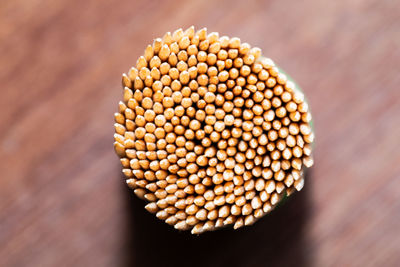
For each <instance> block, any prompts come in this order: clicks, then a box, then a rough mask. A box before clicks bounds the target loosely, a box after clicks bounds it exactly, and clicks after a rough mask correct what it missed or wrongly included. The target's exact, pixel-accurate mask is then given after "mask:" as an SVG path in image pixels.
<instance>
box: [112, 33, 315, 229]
mask: <svg viewBox="0 0 400 267" xmlns="http://www.w3.org/2000/svg"><path fill="white" fill-rule="evenodd" d="M122 85H123V88H124V89H123V90H124V92H123V100H122V101H121V102H120V103H119V112H117V113H115V121H116V123H115V135H114V139H115V142H114V148H115V151H116V153H117V154H118V156H119V157H120V160H121V164H122V166H123V169H122V172H123V173H124V175H125V176H126V177H127V180H126V182H127V184H128V185H129V187H131V188H132V189H134V192H135V194H136V195H137V196H138V197H140V198H142V199H145V200H146V201H148V204H147V205H146V207H145V208H146V209H147V210H148V211H149V212H152V213H154V214H155V215H156V216H157V218H159V219H161V220H164V221H165V222H166V223H168V224H170V225H173V226H174V227H175V228H176V229H179V230H189V229H191V231H192V233H193V234H199V233H202V232H204V231H210V230H214V229H216V228H220V227H223V226H226V225H233V227H234V228H235V229H237V228H239V227H242V226H244V225H250V224H253V223H254V222H255V221H256V220H257V219H259V218H260V217H262V216H264V215H265V214H266V213H268V212H270V211H271V210H272V209H273V208H274V207H275V206H276V205H277V204H278V203H279V201H280V200H281V199H282V197H283V196H285V195H290V194H291V193H293V192H294V191H296V190H297V191H299V190H301V189H302V188H303V185H304V178H303V170H304V167H310V166H311V165H312V164H313V159H312V157H311V143H312V142H313V139H314V134H313V132H312V128H311V127H310V122H311V115H310V112H309V108H308V105H307V103H306V102H305V100H304V95H303V93H302V92H301V91H299V90H298V89H297V88H296V86H295V84H294V83H293V82H292V81H291V80H288V78H287V77H286V75H285V74H283V73H282V72H280V70H279V69H278V68H277V66H276V65H275V64H274V62H273V61H272V60H271V59H268V58H265V57H262V56H261V50H260V49H259V48H256V47H253V48H252V47H251V46H250V45H249V44H247V43H241V41H240V39H239V38H229V37H227V36H221V37H220V36H219V34H218V33H216V32H212V33H209V34H207V31H206V29H201V30H199V31H197V32H195V30H194V27H190V28H188V29H187V30H186V31H183V30H182V29H178V30H176V31H175V32H174V33H172V34H171V33H170V32H167V33H166V34H165V36H164V37H163V38H161V39H160V38H158V39H155V40H154V43H153V44H152V45H149V46H147V47H146V49H145V51H144V55H143V56H140V57H139V59H138V60H137V63H136V66H135V67H132V68H131V69H130V70H129V72H128V73H127V74H123V76H122Z"/></svg>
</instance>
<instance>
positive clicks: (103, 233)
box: [0, 0, 400, 266]
mask: <svg viewBox="0 0 400 267" xmlns="http://www.w3.org/2000/svg"><path fill="white" fill-rule="evenodd" d="M192 24H193V25H195V26H196V27H203V26H206V27H208V29H209V30H211V31H218V32H220V33H221V34H226V35H230V36H238V37H240V38H241V39H242V40H245V41H247V42H249V43H250V44H252V45H255V46H259V47H261V48H262V49H263V53H264V55H266V56H268V57H271V58H272V59H274V60H275V62H277V63H278V65H279V66H281V67H282V68H283V69H284V70H285V71H286V72H287V73H289V74H290V75H291V76H292V77H293V78H295V79H296V80H297V81H298V83H299V84H300V86H301V87H302V88H303V90H304V91H305V93H306V95H307V97H308V100H309V102H310V105H311V108H312V111H313V117H314V124H315V131H316V144H315V153H314V156H315V165H314V167H313V168H312V169H311V171H310V172H309V173H308V174H307V181H306V185H305V189H304V191H302V192H300V193H297V194H296V195H295V196H294V197H293V198H291V199H290V200H289V201H288V202H287V203H285V204H284V205H283V206H282V207H280V208H279V209H278V210H276V211H274V212H273V213H271V214H270V215H269V216H267V217H265V218H263V219H262V220H260V221H259V222H257V223H256V224H255V225H254V226H252V227H247V228H244V229H241V230H239V231H233V230H229V229H225V230H221V231H217V232H212V233H206V234H204V235H201V236H191V235H190V234H189V233H179V232H177V231H175V230H174V229H172V228H171V227H169V226H168V225H166V224H164V223H163V222H161V221H159V220H157V219H156V218H155V217H154V216H153V215H151V214H149V213H148V212H147V211H145V210H144V208H143V205H144V203H143V202H142V201H140V200H138V199H137V198H136V197H134V196H133V193H132V192H131V191H130V190H129V189H128V188H127V187H126V186H125V184H124V179H123V178H122V175H121V170H120V163H119V160H118V157H117V156H116V155H115V154H114V151H113V147H112V142H113V131H114V129H113V113H114V112H115V111H116V110H117V101H118V100H119V99H121V97H122V90H121V83H120V79H121V78H120V77H121V74H122V72H125V71H127V70H128V69H129V67H130V66H131V65H133V64H134V63H135V62H136V59H137V57H138V56H139V55H141V54H142V53H143V50H144V47H145V45H146V44H148V43H150V42H152V40H153V38H156V37H159V36H162V35H163V34H164V33H165V32H166V31H173V30H175V29H176V28H179V27H188V26H190V25H192ZM399 69H400V5H399V3H398V1H385V0H383V1H364V0H355V1H317V0H306V1H288V0H281V1H278V0H273V1H237V2H234V1H228V0H226V1H178V0H177V1H160V0H159V1H126V0H122V1H105V0H96V1H95V0H89V1H81V0H68V1H67V0H59V1H50V0H42V1H39V0H31V1H22V0H2V1H1V2H0V84H1V86H0V88H1V96H0V266H400V75H399Z"/></svg>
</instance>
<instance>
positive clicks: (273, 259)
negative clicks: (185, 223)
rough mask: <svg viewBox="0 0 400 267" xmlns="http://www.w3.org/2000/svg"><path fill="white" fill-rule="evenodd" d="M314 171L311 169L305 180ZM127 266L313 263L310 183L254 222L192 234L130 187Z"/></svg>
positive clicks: (283, 264) (128, 191)
mask: <svg viewBox="0 0 400 267" xmlns="http://www.w3.org/2000/svg"><path fill="white" fill-rule="evenodd" d="M311 175H312V174H311V172H308V173H307V179H308V178H310V176H311ZM124 193H125V194H126V198H127V205H128V212H129V215H128V216H127V219H128V220H129V222H128V227H127V228H128V229H126V231H124V233H126V236H125V237H124V238H125V241H126V244H125V249H126V251H125V253H124V255H125V257H126V258H125V259H123V261H124V266H310V265H312V264H311V262H310V261H311V259H310V257H309V256H310V255H308V254H307V237H306V236H305V232H306V231H305V229H304V226H305V223H306V221H307V218H308V217H309V216H308V211H309V209H310V207H309V206H310V205H309V195H310V183H307V182H306V186H305V187H304V189H303V190H302V191H301V192H298V193H295V194H294V195H293V196H292V197H290V198H289V199H288V200H287V201H286V202H285V203H284V204H282V206H280V207H279V208H277V209H276V210H274V211H273V212H271V213H270V214H269V215H266V216H265V217H264V218H261V219H260V220H259V221H257V222H256V223H255V224H254V225H253V226H249V227H244V228H241V229H239V230H235V231H234V230H232V229H231V228H227V229H222V230H218V231H214V232H206V233H204V234H201V235H199V236H193V235H191V234H190V232H178V231H177V230H175V229H174V228H173V227H171V226H169V225H167V224H166V223H164V222H163V221H161V220H159V219H157V218H156V217H155V216H154V215H153V214H150V213H149V212H147V211H146V210H145V209H144V205H145V203H144V201H142V200H139V199H138V198H137V197H136V196H134V194H133V192H131V191H130V189H126V190H125V191H124Z"/></svg>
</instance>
